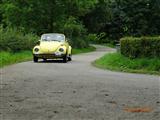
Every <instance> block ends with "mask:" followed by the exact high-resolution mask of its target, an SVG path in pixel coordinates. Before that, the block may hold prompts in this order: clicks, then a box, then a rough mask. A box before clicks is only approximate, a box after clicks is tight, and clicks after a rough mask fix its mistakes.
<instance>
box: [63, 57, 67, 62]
mask: <svg viewBox="0 0 160 120" xmlns="http://www.w3.org/2000/svg"><path fill="white" fill-rule="evenodd" d="M63 63H67V55H65V56H64V57H63Z"/></svg>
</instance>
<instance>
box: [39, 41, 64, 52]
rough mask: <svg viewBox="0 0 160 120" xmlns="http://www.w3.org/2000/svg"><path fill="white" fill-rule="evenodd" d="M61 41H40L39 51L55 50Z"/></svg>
mask: <svg viewBox="0 0 160 120" xmlns="http://www.w3.org/2000/svg"><path fill="white" fill-rule="evenodd" d="M62 44H63V43H61V42H57V41H54V42H41V43H40V49H41V52H43V53H50V52H55V51H57V49H58V48H59V47H60V46H61V45H62Z"/></svg>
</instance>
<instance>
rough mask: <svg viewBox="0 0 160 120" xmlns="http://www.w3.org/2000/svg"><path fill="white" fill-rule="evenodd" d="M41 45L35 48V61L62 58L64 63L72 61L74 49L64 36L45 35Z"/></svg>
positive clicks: (57, 34)
mask: <svg viewBox="0 0 160 120" xmlns="http://www.w3.org/2000/svg"><path fill="white" fill-rule="evenodd" d="M39 42H40V43H39V44H38V45H36V46H35V47H34V48H33V61H34V62H38V59H43V60H47V59H55V58H62V60H63V62H64V63H66V62H67V61H71V60H72V58H71V56H72V47H71V46H70V45H69V43H68V41H67V40H66V37H65V35H64V34H59V33H49V34H43V35H42V36H41V40H39Z"/></svg>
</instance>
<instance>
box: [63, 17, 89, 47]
mask: <svg viewBox="0 0 160 120" xmlns="http://www.w3.org/2000/svg"><path fill="white" fill-rule="evenodd" d="M63 31H64V33H65V35H66V36H67V37H69V38H70V43H71V45H72V46H73V47H75V48H83V47H86V46H88V41H86V39H85V35H86V32H87V30H86V29H85V27H84V26H83V24H82V23H81V22H79V21H78V20H77V19H76V18H74V17H72V16H71V17H69V18H68V20H67V21H66V23H65V24H64V27H63Z"/></svg>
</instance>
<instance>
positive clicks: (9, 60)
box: [0, 46, 96, 67]
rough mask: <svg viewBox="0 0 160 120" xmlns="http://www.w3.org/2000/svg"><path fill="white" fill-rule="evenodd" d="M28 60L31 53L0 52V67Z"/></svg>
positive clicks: (74, 50) (77, 51)
mask: <svg viewBox="0 0 160 120" xmlns="http://www.w3.org/2000/svg"><path fill="white" fill-rule="evenodd" d="M95 49H96V48H95V47H92V46H90V47H88V48H83V49H73V54H80V53H86V52H91V51H94V50H95ZM28 60H32V52H31V51H22V52H19V53H10V52H0V67H4V66H6V65H11V64H14V63H19V62H24V61H28Z"/></svg>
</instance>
